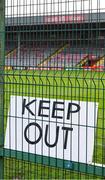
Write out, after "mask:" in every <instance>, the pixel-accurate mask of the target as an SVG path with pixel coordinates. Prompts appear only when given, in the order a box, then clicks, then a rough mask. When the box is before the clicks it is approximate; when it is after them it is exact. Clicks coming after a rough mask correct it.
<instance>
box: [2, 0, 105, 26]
mask: <svg viewBox="0 0 105 180" xmlns="http://www.w3.org/2000/svg"><path fill="white" fill-rule="evenodd" d="M5 14H6V26H17V25H19V26H20V25H36V24H48V23H49V24H55V23H56V24H62V23H73V22H74V23H88V22H105V0H75V1H74V0H29V1H28V0H19V1H18V0H6V4H5Z"/></svg>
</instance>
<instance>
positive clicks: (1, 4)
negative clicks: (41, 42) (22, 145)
mask: <svg viewBox="0 0 105 180" xmlns="http://www.w3.org/2000/svg"><path fill="white" fill-rule="evenodd" d="M4 41H5V0H0V179H4V177H3V176H4V158H3V147H4V64H5V63H4V60H5V53H4V46H5V42H4Z"/></svg>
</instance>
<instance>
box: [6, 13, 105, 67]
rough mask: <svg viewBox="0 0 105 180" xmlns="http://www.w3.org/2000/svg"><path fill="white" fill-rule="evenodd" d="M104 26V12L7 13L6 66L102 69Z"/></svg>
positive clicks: (103, 64) (104, 55)
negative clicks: (32, 14) (14, 14)
mask: <svg viewBox="0 0 105 180" xmlns="http://www.w3.org/2000/svg"><path fill="white" fill-rule="evenodd" d="M104 26H105V12H101V13H97V12H95V13H81V14H80V13H77V14H62V15H56V14H55V15H54V14H53V15H45V16H44V15H38V16H27V17H25V16H23V17H22V16H19V17H15V16H14V17H7V18H6V32H7V34H6V60H5V66H6V67H5V68H6V69H11V68H12V69H15V68H19V69H20V68H21V69H22V68H23V69H58V70H61V69H66V70H68V69H72V68H75V69H76V68H84V69H92V70H94V69H100V70H104V66H105V53H104V48H105V33H104ZM99 28H100V31H97V29H99Z"/></svg>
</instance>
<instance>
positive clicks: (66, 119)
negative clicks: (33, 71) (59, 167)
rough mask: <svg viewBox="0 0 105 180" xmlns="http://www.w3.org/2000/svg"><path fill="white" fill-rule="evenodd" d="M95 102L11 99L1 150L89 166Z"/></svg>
mask: <svg viewBox="0 0 105 180" xmlns="http://www.w3.org/2000/svg"><path fill="white" fill-rule="evenodd" d="M97 111H98V103H96V102H84V101H71V100H60V99H47V98H34V97H21V96H11V98H10V107H9V113H8V119H7V128H6V136H5V148H6V149H11V150H17V151H22V152H27V153H31V154H35V155H41V156H47V157H53V158H58V159H64V160H69V161H76V162H81V163H91V162H92V157H93V150H94V140H95V129H96V124H97Z"/></svg>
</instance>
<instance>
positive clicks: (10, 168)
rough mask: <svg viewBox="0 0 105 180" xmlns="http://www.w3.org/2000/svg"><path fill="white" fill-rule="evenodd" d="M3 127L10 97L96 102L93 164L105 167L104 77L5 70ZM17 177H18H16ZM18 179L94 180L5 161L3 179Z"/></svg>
mask: <svg viewBox="0 0 105 180" xmlns="http://www.w3.org/2000/svg"><path fill="white" fill-rule="evenodd" d="M4 90H5V128H6V120H7V113H8V108H9V103H10V96H11V95H18V96H31V97H44V98H57V99H67V100H81V101H92V102H98V103H99V107H98V122H97V131H96V137H95V147H94V157H93V162H95V163H100V164H105V152H104V151H105V150H104V147H105V115H104V109H105V75H104V73H103V72H90V71H81V70H77V71H23V70H15V71H5V87H4ZM19 174H20V175H19ZM17 176H21V177H20V179H22V178H23V179H26V178H28V179H41V178H42V179H76V178H79V179H80V178H81V179H84V178H90V179H91V178H92V179H93V178H98V177H96V176H90V175H89V176H88V175H85V174H81V173H77V172H71V171H67V170H62V169H61V170H60V169H56V168H52V167H46V166H41V165H37V164H32V163H29V164H28V162H22V161H18V160H17V161H16V160H14V159H11V160H10V159H5V177H8V178H13V177H17Z"/></svg>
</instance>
